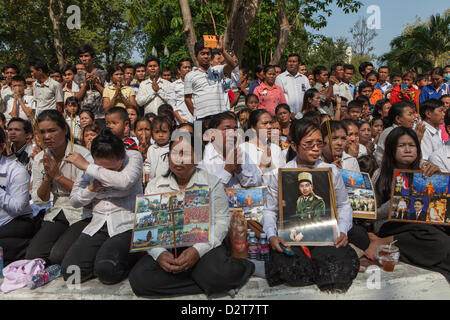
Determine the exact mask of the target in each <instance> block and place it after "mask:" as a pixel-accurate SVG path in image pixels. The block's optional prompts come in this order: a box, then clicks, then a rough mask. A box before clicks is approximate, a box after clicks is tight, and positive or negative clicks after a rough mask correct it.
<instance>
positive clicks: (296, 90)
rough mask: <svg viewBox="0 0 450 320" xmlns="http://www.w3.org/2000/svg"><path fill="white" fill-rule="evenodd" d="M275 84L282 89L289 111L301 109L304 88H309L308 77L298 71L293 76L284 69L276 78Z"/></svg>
mask: <svg viewBox="0 0 450 320" xmlns="http://www.w3.org/2000/svg"><path fill="white" fill-rule="evenodd" d="M275 84H276V85H277V86H279V87H281V89H282V90H283V92H284V95H285V97H286V101H287V104H288V105H289V107H290V108H291V112H293V113H297V112H300V111H302V107H303V97H304V95H305V92H306V90H308V89H309V88H310V85H309V80H308V78H307V77H306V76H305V75H303V74H301V73H300V72H297V74H296V75H295V76H293V75H292V74H290V73H289V72H288V71H285V72H283V73H282V74H280V75H279V76H278V77H277V78H276V80H275Z"/></svg>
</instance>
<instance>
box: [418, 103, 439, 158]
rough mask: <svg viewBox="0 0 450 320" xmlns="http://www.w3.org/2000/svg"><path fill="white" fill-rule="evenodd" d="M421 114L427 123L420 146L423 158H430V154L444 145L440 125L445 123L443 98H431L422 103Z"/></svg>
mask: <svg viewBox="0 0 450 320" xmlns="http://www.w3.org/2000/svg"><path fill="white" fill-rule="evenodd" d="M420 116H421V117H422V120H423V122H424V124H425V127H426V131H425V133H424V135H423V138H422V141H421V143H420V147H421V149H422V159H423V160H427V161H428V159H429V157H430V155H431V154H432V153H433V152H435V151H438V150H439V149H441V148H443V147H444V141H442V138H441V131H440V130H439V126H440V125H442V124H444V116H445V111H444V103H443V102H442V101H441V100H436V99H430V100H427V101H425V102H423V103H421V104H420Z"/></svg>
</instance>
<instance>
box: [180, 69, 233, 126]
mask: <svg viewBox="0 0 450 320" xmlns="http://www.w3.org/2000/svg"><path fill="white" fill-rule="evenodd" d="M223 68H224V66H223V65H219V66H214V67H212V66H210V67H209V68H208V70H207V71H206V72H205V71H203V70H202V69H200V68H197V67H194V68H193V69H192V71H191V72H189V73H188V74H186V77H185V78H184V94H185V95H189V94H192V102H193V104H194V118H195V119H201V118H204V117H207V116H210V115H215V114H218V113H221V112H224V111H227V110H228V109H229V106H230V104H229V102H228V105H227V104H226V101H227V100H228V98H227V99H226V100H225V94H226V93H227V92H228V90H225V87H224V84H225V82H224V80H225V75H224V73H223ZM227 106H228V107H227Z"/></svg>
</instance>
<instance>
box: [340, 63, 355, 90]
mask: <svg viewBox="0 0 450 320" xmlns="http://www.w3.org/2000/svg"><path fill="white" fill-rule="evenodd" d="M354 73H355V67H354V66H353V65H352V64H344V78H343V79H342V81H343V82H345V83H346V84H348V87H349V88H350V92H351V94H352V96H353V97H354V96H355V85H354V84H352V78H353V74H354Z"/></svg>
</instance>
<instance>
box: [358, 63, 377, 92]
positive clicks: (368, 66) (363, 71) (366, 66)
mask: <svg viewBox="0 0 450 320" xmlns="http://www.w3.org/2000/svg"><path fill="white" fill-rule="evenodd" d="M373 69H374V67H373V64H372V62H369V61H365V62H362V63H361V64H360V65H359V67H358V71H359V74H360V75H361V77H362V80H361V81H360V82H358V83H357V84H356V85H355V92H354V93H353V95H354V96H356V95H357V94H358V89H359V85H360V84H361V83H363V82H364V81H366V76H367V74H368V73H369V72H371V71H372V70H373Z"/></svg>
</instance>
